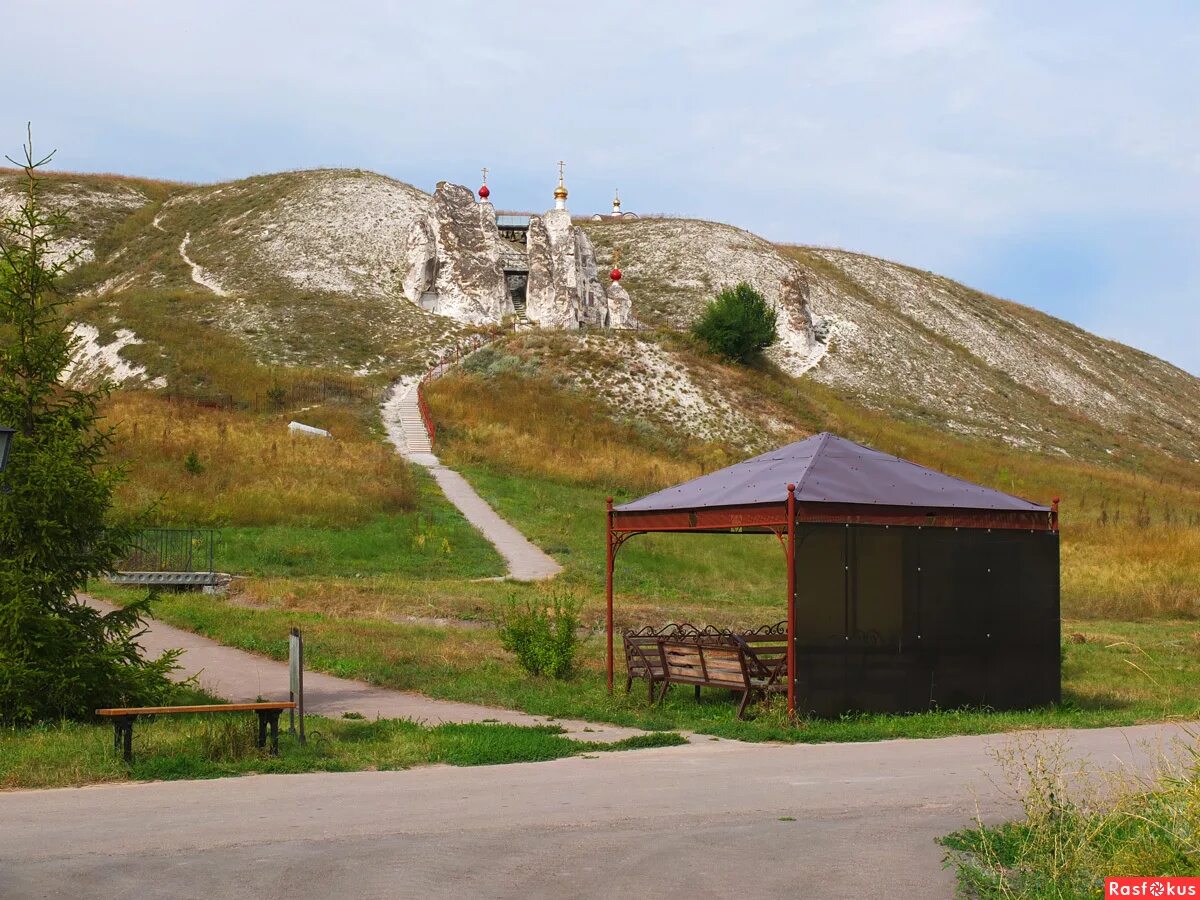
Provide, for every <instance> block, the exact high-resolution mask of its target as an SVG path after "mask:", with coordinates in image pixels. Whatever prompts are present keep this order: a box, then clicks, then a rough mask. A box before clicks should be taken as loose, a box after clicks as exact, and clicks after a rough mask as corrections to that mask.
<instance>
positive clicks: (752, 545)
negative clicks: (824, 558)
mask: <svg viewBox="0 0 1200 900" xmlns="http://www.w3.org/2000/svg"><path fill="white" fill-rule="evenodd" d="M464 474H465V475H466V477H467V478H468V480H470V482H471V484H472V486H473V487H474V488H475V489H476V490H477V491H478V492H479V494H480V496H482V497H483V498H484V499H485V500H487V501H488V503H490V504H491V505H492V506H493V507H494V508H495V509H496V510H498V511H499V512H500V514H501V515H502V516H504V517H505V518H506V519H508V520H509V521H511V522H512V523H513V524H515V525H516V526H517V527H518V528H519V529H520V530H521V532H522V533H523V534H524V535H525V536H526V537H528V538H529V539H530V540H531V541H533V542H534V543H535V544H537V545H538V546H540V547H541V548H543V549H544V550H546V551H547V552H548V553H550V554H551V555H552V556H554V557H555V558H556V559H557V560H558V561H559V562H560V563H562V564H563V566H564V567H565V569H566V574H565V580H566V582H567V583H568V584H572V585H575V586H577V587H578V589H579V590H580V591H581V592H584V593H587V594H589V595H590V596H591V599H592V609H593V610H595V611H598V608H599V607H598V604H599V602H600V600H601V596H600V592H601V591H602V590H603V585H604V562H605V550H604V499H605V497H606V495H612V496H613V497H614V499H615V502H616V503H618V504H620V503H621V502H623V501H625V500H630V499H633V495H632V494H631V493H630V492H628V491H624V490H620V489H617V488H613V487H608V488H606V487H604V486H599V487H591V486H578V485H569V484H562V483H559V482H553V481H547V480H538V479H533V478H525V477H521V476H518V475H504V474H499V473H496V472H494V471H492V470H490V469H486V468H483V467H478V466H476V467H471V468H469V469H467V470H465V472H464ZM785 572H786V557H785V556H784V554H783V551H782V549H781V548H780V545H779V541H778V539H777V538H776V537H775V536H774V535H761V534H741V535H732V536H731V535H703V534H683V535H679V534H663V535H639V536H637V537H634V538H632V539H630V540H629V541H628V542H626V543H625V544H624V546H623V547H622V548H621V550H620V552H619V555H618V566H617V573H616V583H615V590H616V592H617V594H618V605H619V607H620V615H621V618H622V621H625V622H628V623H630V624H646V623H648V622H655V623H662V622H665V621H670V620H671V619H679V618H683V619H693V618H699V619H703V623H704V624H717V625H733V624H745V625H750V624H755V625H758V624H763V623H765V622H768V621H770V622H777V621H779V620H780V619H783V618H784V617H786V615H787V611H786V606H785V604H784V599H783V595H784V592H785V588H784V584H783V579H784V573H785Z"/></svg>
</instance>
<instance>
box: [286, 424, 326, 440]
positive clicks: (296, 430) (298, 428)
mask: <svg viewBox="0 0 1200 900" xmlns="http://www.w3.org/2000/svg"><path fill="white" fill-rule="evenodd" d="M288 431H290V432H292V433H293V434H311V435H312V436H313V437H333V435H332V434H330V433H329V432H328V431H326V430H325V429H324V428H314V427H313V426H312V425H305V424H304V423H303V422H288Z"/></svg>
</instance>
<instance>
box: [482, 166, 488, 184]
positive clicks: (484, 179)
mask: <svg viewBox="0 0 1200 900" xmlns="http://www.w3.org/2000/svg"><path fill="white" fill-rule="evenodd" d="M483 183H484V184H487V166H484V167H483Z"/></svg>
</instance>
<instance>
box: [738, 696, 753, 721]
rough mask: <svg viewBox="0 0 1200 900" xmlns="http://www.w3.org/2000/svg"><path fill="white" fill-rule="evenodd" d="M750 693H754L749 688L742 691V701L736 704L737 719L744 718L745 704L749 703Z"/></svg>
mask: <svg viewBox="0 0 1200 900" xmlns="http://www.w3.org/2000/svg"><path fill="white" fill-rule="evenodd" d="M752 693H754V692H753V691H749V690H747V691H743V692H742V702H741V703H739V704H738V711H737V717H738V718H739V719H744V718H746V706H747V705H748V704H749V703H750V695H751V694H752Z"/></svg>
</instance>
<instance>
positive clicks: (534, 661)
mask: <svg viewBox="0 0 1200 900" xmlns="http://www.w3.org/2000/svg"><path fill="white" fill-rule="evenodd" d="M497 620H498V621H497V624H498V625H499V626H500V643H501V645H502V646H503V647H504V649H505V650H507V651H508V652H509V653H512V654H513V655H514V656H516V657H517V662H518V663H519V664H520V666H521V668H522V669H524V670H525V671H526V672H528V673H529V674H530V675H549V676H550V677H551V678H566V677H568V676H569V675H570V674H571V672H572V671H573V670H574V668H575V654H576V652H577V651H578V650H579V636H578V634H577V632H578V630H579V601H578V600H576V599H575V598H573V597H569V596H566V595H564V594H561V593H558V594H554V595H553V596H552V597H551V598H550V602H549V604H547V603H546V602H545V600H544V598H526V599H525V601H524V602H522V601H521V600H519V599H518V598H517V597H516V596H515V595H514V596H511V597H509V599H508V602H507V603H506V604H505V605H504V607H503V608H502V609H501V611H500V614H499V615H498V616H497Z"/></svg>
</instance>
